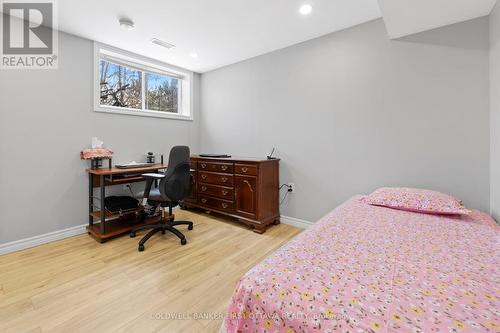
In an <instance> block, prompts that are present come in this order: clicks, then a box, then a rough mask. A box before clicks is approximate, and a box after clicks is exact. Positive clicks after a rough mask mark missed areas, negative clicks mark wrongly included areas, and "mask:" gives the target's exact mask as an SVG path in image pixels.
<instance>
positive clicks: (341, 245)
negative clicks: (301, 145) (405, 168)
mask: <svg viewBox="0 0 500 333" xmlns="http://www.w3.org/2000/svg"><path fill="white" fill-rule="evenodd" d="M359 198H360V197H354V198H352V199H350V200H349V201H347V202H345V203H344V204H343V205H341V206H339V207H338V208H336V209H335V210H333V211H332V212H331V213H329V214H328V215H327V216H325V217H324V218H323V219H321V220H320V221H319V222H318V223H316V224H315V225H314V226H313V227H311V228H310V229H308V230H307V231H304V232H303V233H301V234H300V235H299V236H297V237H296V238H295V239H294V240H292V241H291V242H289V243H288V244H287V245H285V246H284V247H282V248H281V249H279V250H278V251H277V252H275V253H274V254H273V255H272V256H270V257H269V258H267V259H265V260H264V261H263V262H262V263H260V264H259V265H257V266H256V267H254V268H253V269H252V270H250V271H249V272H248V273H247V274H246V275H245V276H243V277H242V278H241V280H240V282H239V283H238V285H237V287H236V290H235V292H234V294H233V297H232V299H231V303H230V305H229V309H228V313H227V316H226V319H225V321H224V324H223V326H222V328H221V332H228V333H233V332H425V333H427V332H500V323H499V316H500V303H499V297H500V284H499V282H500V281H499V280H500V276H499V266H500V259H499V248H500V246H499V243H500V242H499V240H500V237H499V236H500V229H499V227H498V226H497V225H496V224H494V222H492V220H491V218H489V217H488V216H487V215H486V214H483V213H480V212H477V211H476V212H473V213H472V214H471V216H470V217H446V216H435V215H427V214H422V213H412V212H405V211H399V210H394V209H390V208H384V207H375V206H370V205H367V204H364V203H361V202H360V201H359Z"/></svg>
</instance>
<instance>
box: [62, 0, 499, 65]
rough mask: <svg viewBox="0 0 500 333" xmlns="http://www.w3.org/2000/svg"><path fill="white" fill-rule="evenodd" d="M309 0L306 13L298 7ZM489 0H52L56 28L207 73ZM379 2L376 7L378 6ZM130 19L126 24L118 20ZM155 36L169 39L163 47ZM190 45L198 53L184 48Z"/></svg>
mask: <svg viewBox="0 0 500 333" xmlns="http://www.w3.org/2000/svg"><path fill="white" fill-rule="evenodd" d="M306 3H308V4H311V5H312V6H313V11H312V13H311V14H310V15H307V16H303V15H301V14H299V8H300V6H301V5H303V4H306ZM495 3H496V0H142V1H138V0H58V1H57V6H58V20H59V30H61V31H65V32H68V33H71V34H74V35H77V36H81V37H84V38H88V39H91V40H96V41H98V42H101V43H105V44H109V45H112V46H115V47H119V48H122V49H125V50H127V51H131V52H135V53H138V54H141V55H143V56H147V57H151V58H154V59H158V60H160V61H163V62H166V63H170V64H173V65H176V66H179V67H183V68H187V69H190V70H192V71H195V72H200V73H203V72H207V71H210V70H213V69H216V68H219V67H222V66H226V65H229V64H232V63H235V62H238V61H242V60H244V59H248V58H251V57H255V56H257V55H260V54H264V53H268V52H271V51H273V50H277V49H280V48H283V47H286V46H290V45H293V44H297V43H300V42H303V41H306V40H309V39H312V38H315V37H319V36H322V35H325V34H328V33H331V32H334V31H339V30H342V29H345V28H348V27H352V26H355V25H358V24H361V23H363V22H367V21H370V20H373V19H376V18H380V17H381V16H382V14H383V18H384V21H385V24H386V27H387V30H388V33H389V36H390V37H391V38H398V37H402V36H406V35H410V34H414V33H418V32H422V31H425V30H429V29H434V28H438V27H441V26H445V25H448V24H452V23H457V22H461V21H466V20H470V19H473V18H476V17H480V16H484V15H488V14H489V13H490V11H491V9H492V8H493V6H494V5H495ZM379 5H380V7H379ZM119 18H128V19H130V20H132V21H133V22H134V23H135V29H134V30H132V31H127V30H123V29H122V28H120V26H119V23H118V19H119ZM152 38H158V39H161V40H164V41H166V42H169V43H172V44H174V45H176V47H175V48H173V49H165V48H162V47H160V46H157V45H154V44H152V43H151V39H152ZM193 52H195V53H196V54H198V58H196V59H193V58H191V57H190V56H189V55H190V53H193Z"/></svg>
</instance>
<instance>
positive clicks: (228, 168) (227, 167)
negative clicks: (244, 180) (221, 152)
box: [198, 161, 233, 173]
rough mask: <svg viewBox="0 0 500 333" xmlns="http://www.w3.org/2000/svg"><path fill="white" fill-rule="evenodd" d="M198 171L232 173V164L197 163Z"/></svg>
mask: <svg viewBox="0 0 500 333" xmlns="http://www.w3.org/2000/svg"><path fill="white" fill-rule="evenodd" d="M198 169H199V170H201V171H211V172H226V173H233V163H219V162H205V161H201V162H198Z"/></svg>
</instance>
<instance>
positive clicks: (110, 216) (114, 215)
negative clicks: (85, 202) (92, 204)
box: [89, 207, 144, 220]
mask: <svg viewBox="0 0 500 333" xmlns="http://www.w3.org/2000/svg"><path fill="white" fill-rule="evenodd" d="M143 210H144V207H139V208H137V209H134V210H129V211H126V212H123V213H121V214H120V213H112V212H108V211H104V218H105V219H106V220H108V219H115V218H119V217H120V216H125V215H129V214H135V213H138V212H142V211H143ZM89 215H90V216H92V217H93V218H95V219H100V218H101V211H99V210H95V211H93V212H89Z"/></svg>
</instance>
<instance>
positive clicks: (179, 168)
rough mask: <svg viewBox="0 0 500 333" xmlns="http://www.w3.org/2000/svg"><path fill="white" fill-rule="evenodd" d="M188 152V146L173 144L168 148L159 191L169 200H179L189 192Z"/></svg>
mask: <svg viewBox="0 0 500 333" xmlns="http://www.w3.org/2000/svg"><path fill="white" fill-rule="evenodd" d="M190 165H191V164H190V152H189V147H188V146H175V147H173V148H172V149H171V150H170V155H169V158H168V167H167V170H166V171H165V178H163V179H162V180H161V181H160V186H159V188H160V193H161V195H162V196H163V197H167V198H168V199H170V200H174V201H179V200H182V199H184V198H185V197H186V196H188V195H189V193H190V192H191V173H190Z"/></svg>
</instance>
